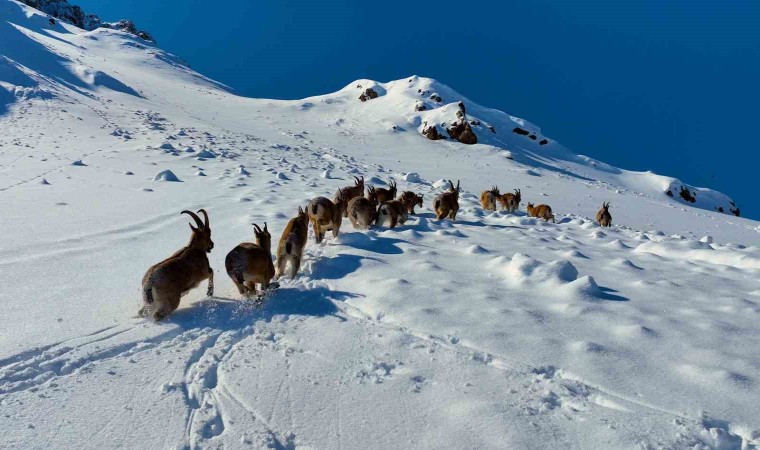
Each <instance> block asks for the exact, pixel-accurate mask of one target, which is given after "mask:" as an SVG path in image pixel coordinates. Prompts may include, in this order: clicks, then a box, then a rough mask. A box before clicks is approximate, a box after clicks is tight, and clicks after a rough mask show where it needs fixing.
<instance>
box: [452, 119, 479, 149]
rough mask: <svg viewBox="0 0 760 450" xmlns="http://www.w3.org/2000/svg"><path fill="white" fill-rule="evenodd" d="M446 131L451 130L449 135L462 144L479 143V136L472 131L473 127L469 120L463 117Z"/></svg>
mask: <svg viewBox="0 0 760 450" xmlns="http://www.w3.org/2000/svg"><path fill="white" fill-rule="evenodd" d="M446 131H448V132H449V136H451V137H452V138H453V139H456V140H457V141H459V142H461V143H462V144H467V145H472V144H477V143H478V137H477V136H476V135H475V132H474V131H472V127H471V126H470V123H469V122H467V120H464V119H462V120H460V121H459V122H455V123H453V124H452V125H451V127H450V128H448V129H447V130H446Z"/></svg>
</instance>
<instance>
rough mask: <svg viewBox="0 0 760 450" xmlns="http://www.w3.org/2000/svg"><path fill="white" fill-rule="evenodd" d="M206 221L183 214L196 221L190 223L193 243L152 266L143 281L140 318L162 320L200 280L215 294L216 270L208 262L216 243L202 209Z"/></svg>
mask: <svg viewBox="0 0 760 450" xmlns="http://www.w3.org/2000/svg"><path fill="white" fill-rule="evenodd" d="M198 212H199V213H201V214H203V217H204V219H205V222H201V219H200V218H199V217H198V216H197V215H196V214H195V213H193V212H191V211H187V210H185V211H182V213H181V214H188V215H189V216H190V217H192V218H193V220H194V221H195V224H196V226H195V227H194V226H193V225H192V224H190V229H191V230H192V235H191V236H190V242H189V243H188V244H187V245H186V246H185V247H183V248H181V249H180V250H179V251H177V252H175V253H174V254H173V255H171V256H170V257H168V258H166V259H165V260H163V261H161V262H159V263H158V264H155V265H153V266H151V267H150V268H149V269H148V271H147V272H145V275H144V276H143V279H142V294H143V307H142V308H141V309H140V311H139V312H138V315H140V316H141V317H145V316H150V315H152V316H153V318H154V319H155V320H161V319H163V318H164V317H166V316H168V315H169V314H171V313H172V312H174V310H176V309H177V307H179V300H180V298H181V297H182V296H183V295H185V294H186V293H187V292H188V291H189V290H190V289H193V288H195V287H196V286H198V285H199V284H200V283H201V281H203V280H208V290H207V291H206V295H209V296H211V295H214V271H213V270H212V269H211V266H210V265H209V262H208V256H206V254H207V253H211V249H213V248H214V242H213V241H212V240H211V228H210V227H209V224H208V214H207V213H206V210H204V209H200V210H198Z"/></svg>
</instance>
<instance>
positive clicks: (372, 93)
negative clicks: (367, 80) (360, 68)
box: [359, 88, 378, 102]
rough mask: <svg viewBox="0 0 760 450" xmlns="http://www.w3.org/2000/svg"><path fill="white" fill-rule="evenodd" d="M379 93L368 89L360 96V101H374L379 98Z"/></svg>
mask: <svg viewBox="0 0 760 450" xmlns="http://www.w3.org/2000/svg"><path fill="white" fill-rule="evenodd" d="M377 97H378V95H377V91H376V90H374V89H372V88H367V89H366V90H365V91H364V92H363V93H362V95H360V96H359V100H361V101H363V102H366V101H367V100H372V99H373V98H377Z"/></svg>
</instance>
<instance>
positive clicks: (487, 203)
mask: <svg viewBox="0 0 760 450" xmlns="http://www.w3.org/2000/svg"><path fill="white" fill-rule="evenodd" d="M497 198H499V187H498V186H493V187H492V188H491V190H490V191H483V192H482V193H481V194H480V206H482V207H483V209H485V210H487V211H496V199H497Z"/></svg>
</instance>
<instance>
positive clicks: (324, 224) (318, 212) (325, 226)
mask: <svg viewBox="0 0 760 450" xmlns="http://www.w3.org/2000/svg"><path fill="white" fill-rule="evenodd" d="M336 197H337V199H336V202H335V203H333V202H332V201H330V199H328V198H325V197H317V198H315V199H312V200H311V201H310V202H309V204H308V205H307V206H306V211H307V212H308V214H309V221H310V222H311V226H312V228H313V229H314V239H315V240H316V241H317V244H319V243H321V242H322V240H323V239H324V238H325V233H326V232H328V231H332V235H333V238H337V237H338V234H339V233H340V225H341V223H343V217H344V216H345V215H346V209H347V206H348V202H347V201H346V199H345V198H344V197H343V189H339V190H338V195H337V196H336Z"/></svg>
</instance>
